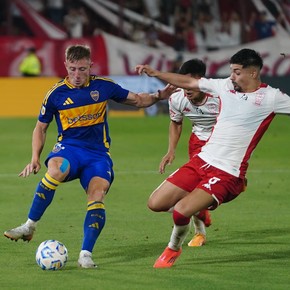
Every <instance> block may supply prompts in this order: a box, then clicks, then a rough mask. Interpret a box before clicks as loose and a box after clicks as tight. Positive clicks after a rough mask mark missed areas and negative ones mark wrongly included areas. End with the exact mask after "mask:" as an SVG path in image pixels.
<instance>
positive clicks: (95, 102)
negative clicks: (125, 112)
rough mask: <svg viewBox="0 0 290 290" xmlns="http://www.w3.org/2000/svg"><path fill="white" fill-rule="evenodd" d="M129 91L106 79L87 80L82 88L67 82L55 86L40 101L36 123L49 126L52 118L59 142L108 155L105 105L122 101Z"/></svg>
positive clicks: (92, 78)
mask: <svg viewBox="0 0 290 290" xmlns="http://www.w3.org/2000/svg"><path fill="white" fill-rule="evenodd" d="M128 93H129V91H128V90H126V89H123V88H122V87H121V86H119V85H118V84H116V83H114V82H113V81H112V80H110V79H107V78H101V77H97V76H93V75H92V76H90V80H89V82H88V83H87V85H86V86H84V87H83V88H81V89H79V88H75V87H74V86H72V85H71V84H70V83H69V82H68V81H67V79H64V80H61V81H60V82H58V83H57V84H56V85H55V86H54V87H53V88H52V89H51V90H50V91H49V92H48V93H47V95H46V97H45V98H44V100H43V103H42V107H41V111H40V114H39V117H38V120H39V121H40V122H43V123H50V122H51V121H52V120H53V117H55V120H56V123H57V127H58V138H57V141H58V142H62V143H63V144H71V145H77V146H81V147H87V148H91V149H96V150H101V151H108V150H109V147H110V143H111V139H110V135H109V128H108V123H107V111H106V109H107V102H108V100H109V99H112V100H114V101H116V102H122V101H124V100H125V99H126V98H127V96H128Z"/></svg>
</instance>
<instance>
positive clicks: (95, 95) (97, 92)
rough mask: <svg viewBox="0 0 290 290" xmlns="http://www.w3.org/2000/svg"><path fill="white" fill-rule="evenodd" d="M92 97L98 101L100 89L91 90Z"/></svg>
mask: <svg viewBox="0 0 290 290" xmlns="http://www.w3.org/2000/svg"><path fill="white" fill-rule="evenodd" d="M90 95H91V98H92V99H93V100H94V101H95V102H96V101H97V100H98V99H99V97H100V93H99V91H91V92H90Z"/></svg>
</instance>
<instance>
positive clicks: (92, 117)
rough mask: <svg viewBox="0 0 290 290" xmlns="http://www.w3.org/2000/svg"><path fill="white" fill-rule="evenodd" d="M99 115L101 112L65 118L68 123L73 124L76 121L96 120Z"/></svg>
mask: <svg viewBox="0 0 290 290" xmlns="http://www.w3.org/2000/svg"><path fill="white" fill-rule="evenodd" d="M100 116H101V113H97V114H87V115H82V116H77V117H74V118H67V123H68V124H74V123H76V122H82V121H89V120H96V119H98V118H99V117H100Z"/></svg>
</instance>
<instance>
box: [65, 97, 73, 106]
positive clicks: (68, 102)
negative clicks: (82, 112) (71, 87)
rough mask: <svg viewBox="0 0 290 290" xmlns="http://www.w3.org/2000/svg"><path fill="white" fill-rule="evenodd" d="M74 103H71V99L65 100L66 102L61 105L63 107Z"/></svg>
mask: <svg viewBox="0 0 290 290" xmlns="http://www.w3.org/2000/svg"><path fill="white" fill-rule="evenodd" d="M73 103H74V102H73V100H72V99H71V98H67V99H66V100H65V102H64V103H63V105H64V106H66V105H71V104H73Z"/></svg>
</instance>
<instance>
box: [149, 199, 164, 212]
mask: <svg viewBox="0 0 290 290" xmlns="http://www.w3.org/2000/svg"><path fill="white" fill-rule="evenodd" d="M147 207H148V208H149V209H150V210H152V211H155V212H160V211H167V210H168V208H165V207H164V206H162V204H160V203H159V202H158V201H156V200H155V199H153V198H149V200H148V202H147Z"/></svg>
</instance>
